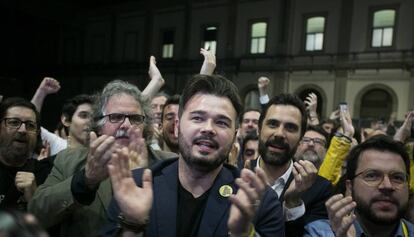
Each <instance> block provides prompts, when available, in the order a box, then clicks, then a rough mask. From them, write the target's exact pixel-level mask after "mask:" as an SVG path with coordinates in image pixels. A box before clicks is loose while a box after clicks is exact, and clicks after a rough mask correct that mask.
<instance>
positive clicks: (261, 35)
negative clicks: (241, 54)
mask: <svg viewBox="0 0 414 237" xmlns="http://www.w3.org/2000/svg"><path fill="white" fill-rule="evenodd" d="M266 31H267V23H266V22H256V23H253V24H252V26H251V42H250V53H251V54H259V53H264V52H265V51H266V33H267V32H266Z"/></svg>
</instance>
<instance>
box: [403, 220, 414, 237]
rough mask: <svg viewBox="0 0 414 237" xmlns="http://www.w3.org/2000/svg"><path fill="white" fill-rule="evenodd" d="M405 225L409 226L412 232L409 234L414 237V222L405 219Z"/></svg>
mask: <svg viewBox="0 0 414 237" xmlns="http://www.w3.org/2000/svg"><path fill="white" fill-rule="evenodd" d="M403 221H404V223H405V225H406V226H407V229H408V232H409V233H410V235H409V236H413V237H414V224H413V223H412V222H410V221H408V220H406V219H403Z"/></svg>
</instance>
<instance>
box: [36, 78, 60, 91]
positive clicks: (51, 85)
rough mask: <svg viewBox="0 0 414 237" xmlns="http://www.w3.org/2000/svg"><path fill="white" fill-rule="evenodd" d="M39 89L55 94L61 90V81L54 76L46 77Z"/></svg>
mask: <svg viewBox="0 0 414 237" xmlns="http://www.w3.org/2000/svg"><path fill="white" fill-rule="evenodd" d="M38 90H40V91H42V92H43V93H45V94H46V95H49V94H54V93H56V92H58V91H59V90H60V83H59V81H58V80H56V79H54V78H52V77H45V78H43V80H42V82H41V83H40V85H39V88H38Z"/></svg>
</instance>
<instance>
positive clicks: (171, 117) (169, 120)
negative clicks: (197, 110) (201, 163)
mask: <svg viewBox="0 0 414 237" xmlns="http://www.w3.org/2000/svg"><path fill="white" fill-rule="evenodd" d="M179 101H180V96H179V95H173V96H172V97H170V98H169V99H168V100H167V102H166V103H165V105H164V108H163V110H162V138H163V141H164V144H163V147H162V150H163V151H171V152H174V153H178V152H179V151H178V131H177V128H178V104H179Z"/></svg>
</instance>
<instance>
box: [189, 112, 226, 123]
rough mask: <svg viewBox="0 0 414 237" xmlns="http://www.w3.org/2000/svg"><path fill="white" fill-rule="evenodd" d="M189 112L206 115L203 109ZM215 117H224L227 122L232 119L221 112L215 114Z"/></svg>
mask: <svg viewBox="0 0 414 237" xmlns="http://www.w3.org/2000/svg"><path fill="white" fill-rule="evenodd" d="M190 114H199V115H206V114H207V112H206V111H203V110H195V111H191V112H190ZM215 117H217V119H225V120H228V121H229V122H232V121H233V120H232V119H231V118H229V117H228V116H226V115H223V114H219V115H217V116H215Z"/></svg>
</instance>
